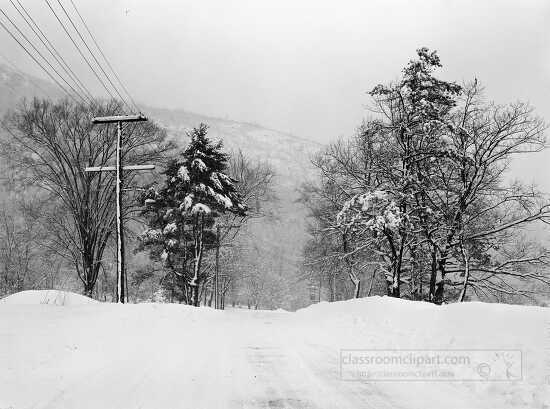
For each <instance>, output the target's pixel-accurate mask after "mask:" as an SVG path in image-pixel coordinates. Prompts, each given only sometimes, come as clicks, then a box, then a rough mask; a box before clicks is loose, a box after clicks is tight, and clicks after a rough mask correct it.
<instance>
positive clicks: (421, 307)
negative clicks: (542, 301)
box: [294, 297, 550, 409]
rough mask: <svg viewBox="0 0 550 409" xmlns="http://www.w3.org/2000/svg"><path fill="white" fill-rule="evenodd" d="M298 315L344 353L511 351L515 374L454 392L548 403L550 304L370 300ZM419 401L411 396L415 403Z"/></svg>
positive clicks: (509, 403) (506, 401) (500, 402)
mask: <svg viewBox="0 0 550 409" xmlns="http://www.w3.org/2000/svg"><path fill="white" fill-rule="evenodd" d="M294 320H295V321H296V322H297V323H303V322H316V323H318V324H319V331H313V332H312V333H311V340H312V341H311V342H313V340H314V339H319V338H323V343H324V344H326V345H331V346H332V347H333V348H335V349H339V350H341V349H352V350H353V349H358V350H361V349H364V350H396V351H407V350H432V351H465V353H466V354H468V353H469V352H471V351H473V352H472V354H478V355H479V354H480V353H481V354H485V355H486V356H489V355H490V353H491V352H490V351H497V350H498V351H513V352H512V354H515V357H514V359H515V360H516V362H515V370H516V372H517V373H516V376H517V377H518V379H512V380H511V381H506V380H504V381H502V380H499V381H492V380H490V379H489V380H487V381H483V380H481V381H474V382H457V383H456V385H455V386H456V388H455V389H457V388H459V389H463V390H465V391H466V392H467V395H468V394H469V395H471V396H476V397H478V398H479V399H480V398H485V399H488V400H487V404H488V405H489V404H491V405H492V407H499V408H529V409H531V408H548V406H545V404H548V402H550V366H549V365H548V364H547V363H545V362H550V349H549V347H550V309H549V308H546V307H533V306H520V305H507V304H494V303H482V302H467V303H455V304H447V305H442V306H437V305H434V304H430V303H425V302H414V301H408V300H402V299H395V298H391V297H369V298H361V299H356V300H349V301H341V302H334V303H326V302H322V303H319V304H315V305H312V306H309V307H307V308H304V309H302V310H299V311H297V313H296V314H295V316H294ZM480 351H481V352H480ZM483 351H487V352H483ZM518 361H519V362H518ZM439 383H441V384H444V382H439ZM416 384H417V391H418V392H420V390H421V389H425V392H426V393H430V389H431V388H433V387H434V384H433V383H431V382H429V383H424V384H422V383H416ZM420 385H422V387H421V386H420ZM400 386H402V384H401V383H400ZM424 387H426V388H424ZM440 388H445V386H442V387H440ZM401 391H409V389H408V388H407V387H400V388H397V389H395V391H394V393H395V392H397V393H398V394H399V393H400V392H401ZM456 392H457V391H456V390H455V391H454V392H452V391H450V392H449V393H456ZM417 398H418V395H417V394H414V395H413V396H412V397H411V400H410V402H411V404H412V403H413V401H414V399H417ZM418 399H422V398H418ZM447 403H449V402H447ZM464 407H467V406H464Z"/></svg>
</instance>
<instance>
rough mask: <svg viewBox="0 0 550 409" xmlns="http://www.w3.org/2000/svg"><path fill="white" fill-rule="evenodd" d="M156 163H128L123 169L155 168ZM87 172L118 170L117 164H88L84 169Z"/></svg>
mask: <svg viewBox="0 0 550 409" xmlns="http://www.w3.org/2000/svg"><path fill="white" fill-rule="evenodd" d="M153 169H155V165H126V166H123V167H122V170H153ZM84 170H85V171H86V172H111V171H115V170H116V166H88V167H87V168H85V169H84Z"/></svg>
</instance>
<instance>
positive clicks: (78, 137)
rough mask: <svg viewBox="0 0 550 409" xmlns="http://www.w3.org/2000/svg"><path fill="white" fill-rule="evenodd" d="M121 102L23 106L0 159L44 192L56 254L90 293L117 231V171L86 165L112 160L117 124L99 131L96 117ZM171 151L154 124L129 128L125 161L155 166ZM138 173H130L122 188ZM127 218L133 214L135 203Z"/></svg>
mask: <svg viewBox="0 0 550 409" xmlns="http://www.w3.org/2000/svg"><path fill="white" fill-rule="evenodd" d="M120 110H121V105H120V104H119V103H117V102H114V101H113V102H107V103H100V102H96V103H94V104H93V105H82V104H78V105H77V104H73V103H71V102H69V101H68V100H64V101H61V102H56V103H53V102H51V101H49V100H38V99H34V100H33V101H31V102H30V103H27V102H25V101H24V102H23V103H21V104H20V106H19V107H18V108H17V109H16V110H15V111H14V112H12V113H10V114H8V115H7V116H6V118H5V119H4V121H3V126H4V129H6V130H7V132H8V135H7V138H6V140H5V143H4V144H3V146H2V155H3V156H4V157H5V158H6V159H7V161H8V163H9V165H10V166H11V167H12V168H13V169H15V170H16V171H17V172H18V180H19V183H24V184H30V185H34V186H37V187H40V188H42V189H43V190H44V191H46V192H47V193H48V195H49V198H48V199H49V200H50V201H51V208H52V211H51V212H49V213H48V214H47V215H45V218H46V219H47V221H46V223H47V228H48V229H49V230H50V231H51V232H52V233H53V234H54V238H53V240H52V242H53V244H52V245H51V249H52V250H53V251H55V252H57V253H58V254H59V255H60V256H62V257H65V258H66V259H68V260H70V261H71V262H72V263H73V264H74V267H75V269H76V271H77V274H78V277H79V279H80V280H81V281H82V284H83V285H84V290H83V293H84V294H85V295H88V296H91V295H92V291H93V289H94V286H95V283H96V281H97V278H98V274H99V271H100V266H101V263H102V260H103V254H104V252H105V249H106V247H107V245H108V243H109V240H110V238H111V235H112V232H113V227H114V220H115V214H114V194H115V192H114V190H115V189H114V183H115V181H114V174H113V173H112V172H97V173H88V172H85V168H86V167H87V166H104V165H107V164H111V163H112V161H113V160H114V155H115V141H116V137H115V132H116V129H115V128H114V127H94V126H93V125H92V123H91V119H92V117H93V116H99V115H111V114H114V113H116V112H120ZM171 148H172V146H171V144H169V143H166V135H165V132H164V131H162V130H161V129H160V128H159V127H157V126H156V125H155V124H154V123H151V122H148V123H145V124H144V125H142V124H140V125H139V126H136V125H130V126H127V127H125V129H124V153H123V157H124V159H125V160H128V161H132V162H134V161H135V162H138V163H140V162H157V161H161V160H164V158H163V156H164V155H165V154H166V153H167V152H168V151H169V150H170V149H171ZM134 179H135V175H132V174H130V175H128V177H127V178H126V179H125V180H126V185H125V187H129V186H131V185H132V183H133V181H134ZM126 203H127V204H128V206H127V207H126V209H125V215H126V216H127V215H128V213H129V212H131V211H132V210H133V205H132V203H131V198H130V197H127V198H126Z"/></svg>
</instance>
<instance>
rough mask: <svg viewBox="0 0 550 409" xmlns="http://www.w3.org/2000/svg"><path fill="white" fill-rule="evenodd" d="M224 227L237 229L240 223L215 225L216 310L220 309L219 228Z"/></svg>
mask: <svg viewBox="0 0 550 409" xmlns="http://www.w3.org/2000/svg"><path fill="white" fill-rule="evenodd" d="M222 227H226V228H228V229H238V228H239V227H241V225H240V224H218V225H217V226H216V269H215V271H214V308H215V309H216V310H219V309H222V305H221V299H220V282H219V275H220V247H221V244H220V240H221V238H220V229H221V228H222Z"/></svg>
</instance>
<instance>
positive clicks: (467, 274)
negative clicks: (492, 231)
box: [458, 242, 470, 302]
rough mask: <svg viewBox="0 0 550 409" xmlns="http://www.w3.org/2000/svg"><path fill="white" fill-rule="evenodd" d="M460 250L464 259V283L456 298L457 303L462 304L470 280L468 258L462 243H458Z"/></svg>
mask: <svg viewBox="0 0 550 409" xmlns="http://www.w3.org/2000/svg"><path fill="white" fill-rule="evenodd" d="M460 250H461V252H462V258H463V259H464V283H463V284H462V290H461V291H460V295H459V296H458V301H459V302H464V298H465V297H466V290H467V289H468V280H469V279H470V258H469V256H468V254H467V253H466V249H465V248H464V244H463V243H462V242H461V243H460Z"/></svg>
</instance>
